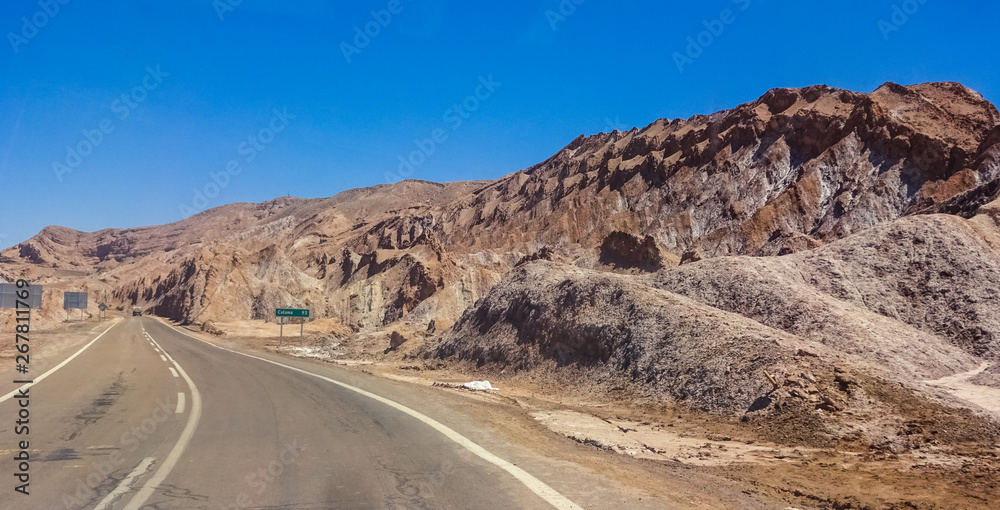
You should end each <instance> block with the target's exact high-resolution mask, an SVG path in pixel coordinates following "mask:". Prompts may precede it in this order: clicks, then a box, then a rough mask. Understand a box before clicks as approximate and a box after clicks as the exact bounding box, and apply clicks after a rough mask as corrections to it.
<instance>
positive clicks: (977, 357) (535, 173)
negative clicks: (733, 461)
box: [0, 83, 1000, 413]
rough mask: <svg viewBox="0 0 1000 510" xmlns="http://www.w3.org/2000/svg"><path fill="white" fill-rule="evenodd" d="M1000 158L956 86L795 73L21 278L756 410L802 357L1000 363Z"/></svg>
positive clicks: (44, 251) (98, 248)
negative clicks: (510, 167) (519, 155)
mask: <svg viewBox="0 0 1000 510" xmlns="http://www.w3.org/2000/svg"><path fill="white" fill-rule="evenodd" d="M998 159H1000V113H998V111H997V109H996V108H995V107H994V106H993V105H992V104H990V103H989V102H987V101H986V100H984V99H983V97H982V96H980V95H979V94H978V93H976V92H974V91H972V90H970V89H968V88H966V87H964V86H962V85H960V84H957V83H931V84H922V85H913V86H901V85H897V84H893V83H887V84H885V85H883V86H881V87H879V88H878V89H877V90H875V91H874V92H871V93H868V94H865V93H858V92H851V91H846V90H838V89H833V88H829V87H826V86H813V87H807V88H803V89H774V90H771V91H769V92H767V93H766V94H764V95H763V96H762V97H761V98H760V99H758V100H756V101H754V102H752V103H747V104H744V105H740V106H737V107H736V108H733V109H731V110H726V111H721V112H718V113H714V114H712V115H707V116H706V115H697V116H694V117H692V118H690V119H686V120H682V119H675V120H659V121H656V122H654V123H652V124H650V125H649V126H646V127H645V128H642V129H632V130H631V131H628V132H619V131H614V132H611V133H601V134H597V135H594V136H589V137H586V136H580V137H579V138H577V139H575V140H573V141H572V142H571V143H570V144H569V145H567V146H566V147H565V148H563V149H562V150H560V151H559V152H558V153H557V154H555V155H554V156H552V157H551V158H549V159H548V160H546V161H544V162H542V163H540V164H538V165H535V166H533V167H531V168H528V169H525V170H522V171H519V172H515V173H512V174H510V175H507V176H505V177H503V178H501V179H498V180H496V181H481V182H454V183H446V184H436V183H430V182H423V181H403V182H400V183H395V184H388V185H381V186H375V187H372V188H365V189H358V190H351V191H347V192H344V193H341V194H339V195H337V196H335V197H332V198H327V199H309V200H307V199H298V198H281V199H277V200H273V201H271V202H266V203H263V204H232V205H227V206H223V207H219V208H216V209H212V210H209V211H206V212H203V213H200V214H198V215H195V216H192V217H190V218H188V219H185V220H183V221H180V222H177V223H173V224H170V225H162V226H155V227H145V228H137V229H127V230H121V229H110V230H104V231H100V232H94V233H82V232H76V231H73V230H70V229H66V228H60V227H49V228H46V229H45V230H43V231H42V232H40V233H39V234H38V235H37V236H36V237H34V238H32V239H31V240H29V241H26V242H24V243H21V244H19V245H17V246H14V247H11V248H8V249H6V250H3V251H2V252H0V276H4V277H7V278H12V277H14V276H27V277H30V278H32V279H33V280H35V281H38V282H41V283H47V284H50V285H52V286H53V288H56V289H58V288H74V289H89V290H93V291H96V292H101V293H103V296H104V299H105V300H106V301H108V302H109V304H113V305H115V306H121V307H128V306H131V305H133V304H138V305H140V306H144V307H147V308H151V309H152V310H153V311H154V312H155V313H157V314H159V315H163V316H166V317H170V318H173V319H176V320H179V321H181V322H185V323H200V322H204V321H209V320H214V321H219V320H222V321H229V320H249V319H262V318H267V317H268V316H269V315H270V314H273V311H272V310H273V308H275V307H279V306H305V307H309V308H311V309H312V310H313V313H314V315H316V316H319V317H332V318H336V319H338V320H340V321H341V322H342V323H343V324H344V325H346V326H348V327H350V328H351V329H352V330H354V331H356V332H361V331H368V332H370V331H379V330H385V331H389V330H390V329H392V330H396V329H398V330H400V331H405V332H410V333H413V332H418V331H421V332H422V331H424V330H427V329H428V326H431V324H433V326H431V328H430V329H434V330H435V331H436V332H438V333H440V332H442V331H444V333H442V334H441V335H440V336H438V337H436V338H435V339H432V340H430V341H428V342H427V343H426V344H424V345H423V346H422V347H419V348H416V350H414V353H417V354H418V355H420V356H423V357H426V358H428V359H431V358H436V359H446V360H447V359H461V360H467V361H469V362H474V363H475V364H476V365H479V366H490V365H497V366H500V365H505V366H511V367H521V368H525V369H528V368H531V367H536V366H541V365H545V364H549V365H552V366H554V367H556V368H560V367H572V368H573V369H574V370H583V371H584V372H586V373H587V374H589V375H588V376H587V377H593V378H596V379H594V380H596V381H604V382H609V381H611V379H615V378H621V377H625V378H626V379H627V380H628V381H630V383H632V384H638V385H640V386H641V387H642V388H644V389H643V390H642V391H643V392H646V394H648V395H649V396H660V397H662V398H671V399H678V400H682V401H687V402H690V403H691V404H693V405H696V406H700V407H703V408H705V409H710V410H714V411H717V412H725V413H734V412H737V411H740V412H742V411H746V410H747V409H750V408H752V407H754V405H755V404H754V403H755V402H757V400H758V399H759V398H760V397H761V395H762V394H766V393H767V388H768V385H769V384H770V382H768V381H767V380H765V379H762V378H761V377H760V375H759V372H760V371H761V370H768V373H771V374H779V375H780V374H784V375H788V374H793V373H796V374H793V375H794V376H795V377H799V375H801V374H803V373H807V372H809V373H813V372H810V371H809V370H802V369H801V367H802V366H803V363H804V361H803V360H805V361H809V363H812V364H813V365H816V366H815V367H813V369H814V371H815V372H823V371H827V372H829V373H830V374H833V373H834V372H833V368H834V365H836V368H837V369H838V370H845V371H856V372H858V373H863V374H867V375H865V376H866V377H869V376H870V377H880V378H882V379H880V380H887V381H897V382H902V383H904V384H912V385H918V386H919V385H920V384H923V383H922V382H921V381H924V380H926V379H930V378H934V377H940V376H943V375H948V374H953V373H955V372H956V371H963V370H969V369H970V368H974V367H975V366H976V365H977V363H979V362H980V361H981V360H986V359H993V358H995V357H996V356H997V355H998V354H1000V350H998V342H1000V336H998V335H1000V323H998V322H997V320H998V319H997V318H998V317H1000V306H998V305H1000V301H998V296H997V291H996V290H994V289H996V288H997V286H996V284H997V283H1000V281H998V280H1000V273H998V271H1000V258H998V253H1000V252H998V247H1000V240H998V237H997V226H996V225H997V221H1000V220H998V217H1000V216H998V213H997V211H998V210H1000V206H998V205H997V202H996V200H997V198H998V195H1000V162H998ZM51 299H55V298H54V297H52V298H51ZM94 301H95V300H92V303H94ZM94 304H96V303H94ZM58 313H60V314H61V313H62V312H61V311H59V312H58ZM54 317H55V316H54ZM53 320H55V319H53ZM452 324H455V326H454V328H451V329H447V327H448V326H450V325H452ZM387 328H388V329H387ZM446 329H447V330H446ZM445 330H446V331H445ZM800 351H801V352H805V353H809V354H801V353H800ZM817 356H819V357H821V359H822V360H823V361H822V362H819V361H817V362H815V363H813V362H812V361H810V360H812V358H813V357H817ZM834 360H836V361H834ZM813 369H810V370H813ZM824 373H825V372H824ZM843 373H847V372H843ZM988 374H989V372H987V374H985V375H984V376H983V377H984V378H986V379H988ZM784 375H782V377H784ZM810 377H811V376H810ZM799 379H801V378H799ZM799 379H796V380H799ZM807 379H808V377H807ZM986 379H984V380H986ZM784 380H789V379H784ZM833 380H834V376H832V375H831V376H830V377H829V378H828V379H827V380H826V382H825V383H823V384H826V385H829V386H830V387H831V388H833V387H836V386H837V385H836V384H833ZM609 383H610V382H609ZM779 384H780V382H779ZM795 384H799V383H795ZM802 384H803V385H807V386H808V384H806V383H802ZM809 384H813V383H809ZM813 385H814V384H813ZM814 386H815V385H814ZM840 386H843V385H840ZM786 390H787V388H786ZM786 390H783V391H785V393H787V394H789V395H791V393H790V392H789V391H786ZM824 391H825V390H824ZM831 391H833V390H831ZM838 391H839V390H838ZM798 393H799V394H800V395H804V396H805V397H804V400H805V401H807V402H810V405H819V406H827V407H829V408H837V409H842V408H845V407H848V406H849V403H848V402H847V397H846V396H844V395H840V394H836V393H831V394H829V395H826V396H825V397H824V398H826V399H827V400H829V402H827V400H823V399H822V398H820V397H819V396H817V395H821V393H822V392H817V393H812V394H808V395H811V396H808V395H807V393H808V392H803V391H799V392H798ZM927 394H928V395H932V394H934V392H933V391H932V390H930V389H928V390H927ZM660 397H657V398H660ZM788 398H793V397H788ZM851 398H854V397H851ZM857 398H860V397H857ZM942 398H943V397H942Z"/></svg>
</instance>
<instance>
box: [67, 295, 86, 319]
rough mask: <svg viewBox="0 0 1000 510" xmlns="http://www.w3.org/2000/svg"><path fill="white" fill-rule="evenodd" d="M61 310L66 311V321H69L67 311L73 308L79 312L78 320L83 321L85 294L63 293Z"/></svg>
mask: <svg viewBox="0 0 1000 510" xmlns="http://www.w3.org/2000/svg"><path fill="white" fill-rule="evenodd" d="M63 308H64V309H66V319H67V320H69V311H70V310H72V309H73V308H76V309H77V310H80V318H81V319H83V311H84V310H86V309H87V293H86V292H64V293H63Z"/></svg>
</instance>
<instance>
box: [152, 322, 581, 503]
mask: <svg viewBox="0 0 1000 510" xmlns="http://www.w3.org/2000/svg"><path fill="white" fill-rule="evenodd" d="M164 325H166V324H164ZM168 327H171V328H172V326H169V325H168ZM173 329H174V331H177V332H178V333H180V334H182V335H184V336H186V337H189V338H193V339H195V340H197V341H199V342H204V343H206V344H208V345H211V346H212V347H215V348H216V349H221V350H223V351H228V352H231V353H233V354H239V355H240V356H246V357H248V358H253V359H256V360H260V361H263V362H265V363H270V364H272V365H277V366H279V367H284V368H287V369H289V370H293V371H295V372H299V373H302V374H306V375H311V376H313V377H315V378H317V379H322V380H324V381H326V382H329V383H332V384H335V385H337V386H340V387H342V388H345V389H348V390H351V391H353V392H355V393H358V394H360V395H363V396H366V397H368V398H370V399H372V400H376V401H378V402H381V403H383V404H385V405H387V406H389V407H391V408H393V409H395V410H397V411H400V412H402V413H405V414H408V415H410V416H412V417H414V418H416V419H418V420H420V421H422V422H424V423H425V424H427V425H428V426H430V427H431V428H433V429H434V430H436V431H438V432H440V433H441V434H443V435H444V436H445V437H447V438H448V439H451V440H452V441H454V442H456V443H458V444H459V445H461V446H463V447H464V448H465V449H466V450H469V451H470V452H472V453H474V454H476V455H477V456H479V457H480V458H481V459H483V460H485V461H486V462H489V463H490V464H493V465H495V466H497V467H499V468H500V469H503V470H504V471H506V472H507V473H509V474H510V475H511V476H513V477H514V478H516V479H517V480H518V481H519V482H521V483H522V484H524V486H525V487H527V488H528V489H530V490H531V492H534V493H535V494H536V495H538V496H539V497H540V498H542V499H544V500H545V501H546V502H547V503H549V504H550V505H552V506H554V507H555V508H558V509H560V510H583V508H581V507H580V506H579V505H577V504H576V503H573V502H572V501H570V500H569V498H567V497H566V496H563V495H562V494H560V493H558V492H557V491H556V490H555V489H553V488H552V487H549V486H548V485H546V484H545V482H543V481H541V480H539V479H537V478H535V477H534V476H532V475H531V473H528V472H527V471H525V470H523V469H521V468H519V467H517V466H515V465H514V464H512V463H510V462H508V461H506V460H504V459H502V458H500V457H497V456H496V455H494V454H492V453H490V452H489V451H488V450H486V449H485V448H483V447H482V446H479V445H478V444H476V443H474V442H472V440H471V439H468V438H466V437H465V436H463V435H461V434H459V433H458V432H455V431H454V430H453V429H451V428H449V427H448V426H446V425H444V424H443V423H441V422H439V421H437V420H435V419H433V418H431V417H429V416H427V415H425V414H422V413H420V412H418V411H415V410H413V409H410V408H409V407H406V406H404V405H402V404H399V403H397V402H395V401H393V400H389V399H387V398H385V397H382V396H379V395H376V394H374V393H372V392H370V391H365V390H363V389H361V388H357V387H354V386H351V385H350V384H347V383H343V382H340V381H337V380H335V379H330V378H329V377H325V376H322V375H319V374H314V373H312V372H309V371H307V370H302V369H301V368H295V367H293V366H290V365H285V364H284V363H278V362H277V361H271V360H269V359H266V358H260V357H257V356H253V355H251V354H244V353H242V352H239V351H234V350H231V349H226V348H225V347H219V346H218V345H215V344H212V343H209V342H205V341H204V340H201V339H199V338H195V337H193V336H191V335H189V334H187V333H184V332H183V331H180V330H179V329H176V328H173Z"/></svg>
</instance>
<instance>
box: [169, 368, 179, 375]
mask: <svg viewBox="0 0 1000 510" xmlns="http://www.w3.org/2000/svg"><path fill="white" fill-rule="evenodd" d="M167 368H169V369H170V373H171V374H173V376H174V377H180V376H179V375H177V371H176V370H174V367H167Z"/></svg>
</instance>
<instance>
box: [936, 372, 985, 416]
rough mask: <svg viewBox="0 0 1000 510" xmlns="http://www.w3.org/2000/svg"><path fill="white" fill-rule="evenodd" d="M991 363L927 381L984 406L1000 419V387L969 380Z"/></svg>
mask: <svg viewBox="0 0 1000 510" xmlns="http://www.w3.org/2000/svg"><path fill="white" fill-rule="evenodd" d="M990 365H991V364H990V363H988V362H987V363H983V364H982V365H980V366H979V367H977V368H976V369H975V370H970V371H968V372H963V373H961V374H955V375H952V376H949V377H943V378H941V379H937V380H935V381H927V384H930V385H932V386H940V387H942V388H944V389H946V390H948V391H949V392H951V394H952V395H955V396H956V397H958V398H960V399H962V400H965V401H967V402H971V403H973V404H975V405H977V406H979V407H982V408H983V409H985V410H987V411H989V412H991V413H993V415H994V416H996V417H997V419H1000V389H997V388H991V387H989V386H980V385H978V384H972V383H971V382H969V379H972V378H973V377H975V376H977V375H979V374H981V373H983V372H985V371H986V369H988V368H990Z"/></svg>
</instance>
